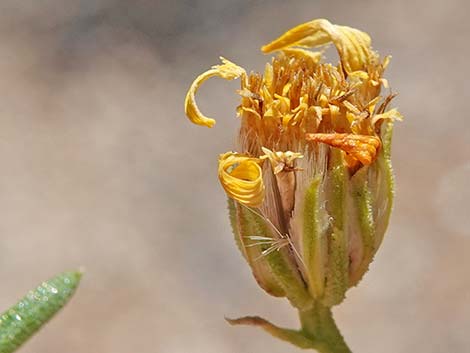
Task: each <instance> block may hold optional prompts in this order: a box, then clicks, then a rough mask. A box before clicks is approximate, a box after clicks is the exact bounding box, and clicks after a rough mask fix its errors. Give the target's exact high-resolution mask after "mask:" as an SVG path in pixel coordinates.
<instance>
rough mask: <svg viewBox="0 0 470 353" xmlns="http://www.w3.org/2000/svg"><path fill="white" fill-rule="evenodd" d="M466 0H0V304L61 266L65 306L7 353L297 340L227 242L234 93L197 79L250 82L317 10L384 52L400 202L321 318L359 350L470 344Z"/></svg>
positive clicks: (229, 351)
mask: <svg viewBox="0 0 470 353" xmlns="http://www.w3.org/2000/svg"><path fill="white" fill-rule="evenodd" d="M468 11H470V5H468V2H467V1H464V0H448V1H434V0H432V1H425V0H419V1H414V0H406V1H405V0H399V1H388V0H362V1H360V0H356V1H337V0H329V1H326V0H321V1H290V2H289V1H254V0H241V1H229V0H199V1H195V0H192V1H191V0H176V1H169V0H168V1H164V0H156V1H145V0H134V1H125V0H82V1H79V0H75V1H74V0H71V1H59V0H44V1H32V0H23V1H16V0H4V1H2V2H0V43H1V44H0V97H1V98H0V160H1V161H2V170H1V173H0V195H1V197H0V214H1V218H0V219H1V221H0V234H1V238H0V251H1V252H0V254H1V256H0V264H1V266H0V280H1V283H2V286H1V289H2V293H1V294H2V295H1V296H0V307H1V308H6V307H8V306H9V305H11V304H13V303H14V302H15V301H16V300H17V299H18V298H19V297H20V296H21V295H23V294H24V293H25V292H26V291H27V290H28V289H29V288H31V287H33V286H34V285H36V284H38V283H39V282H40V281H42V280H43V279H45V278H48V277H50V276H52V275H54V274H56V273H58V272H61V271H62V270H65V269H70V268H76V267H78V266H84V267H85V268H86V271H87V272H86V276H85V278H84V280H83V282H82V286H81V287H80V289H79V291H78V293H77V295H76V297H75V298H74V299H73V301H72V302H71V304H70V305H69V306H68V307H67V308H66V309H65V310H64V311H63V312H62V313H61V315H59V316H58V317H56V318H55V319H54V320H53V321H52V322H51V323H50V324H49V325H48V326H47V327H46V329H45V330H43V331H42V333H41V334H40V335H38V336H36V337H35V338H34V339H33V340H31V341H30V342H29V344H28V345H27V346H25V347H24V348H23V349H22V352H25V353H33V352H35V353H38V352H68V353H78V352H97V353H98V352H99V353H108V352H109V353H124V352H125V353H129V352H161V353H186V352H191V353H235V352H237V353H238V352H247V353H255V352H259V353H261V352H269V353H281V352H282V353H288V352H297V351H298V350H297V349H296V348H294V347H291V346H289V345H288V344H285V343H282V342H278V341H276V340H274V339H273V338H271V337H270V336H268V335H266V334H265V333H263V332H261V331H259V330H257V329H249V328H240V327H237V328H232V327H230V326H228V325H227V324H226V323H225V322H224V316H230V317H236V316H242V315H246V314H259V315H262V316H264V317H266V318H268V319H271V320H272V321H273V322H275V323H277V324H281V325H285V326H292V327H296V325H297V319H296V316H295V313H294V312H293V310H291V308H290V307H289V305H288V304H287V303H286V302H285V301H284V300H282V299H274V298H271V297H269V296H267V295H265V294H264V293H263V292H262V291H261V290H260V289H259V288H258V287H257V286H256V284H255V281H254V280H253V279H252V277H251V274H250V271H249V269H248V266H247V265H246V264H245V263H244V261H243V259H242V258H241V256H240V254H239V252H238V250H237V249H236V246H235V245H234V243H233V241H232V236H231V231H230V229H229V224H228V220H227V217H226V211H225V195H224V193H223V192H222V190H221V188H220V187H219V185H218V182H217V177H216V161H217V155H218V153H221V152H224V151H226V150H229V149H231V148H232V143H233V141H234V136H235V131H236V128H237V119H236V118H235V111H234V109H235V106H236V105H237V96H236V94H235V93H234V90H235V89H237V88H238V83H227V82H223V81H218V80H213V81H209V82H208V83H207V85H206V86H204V87H203V89H202V90H201V93H200V95H199V102H200V106H201V109H202V110H203V111H204V112H206V113H207V114H208V115H209V114H210V115H211V116H214V117H216V118H217V119H218V124H217V125H216V127H215V128H214V129H212V130H209V129H205V128H198V127H196V126H193V125H191V124H190V123H189V122H188V121H187V120H186V118H185V116H184V112H183V100H184V95H185V92H186V89H187V87H188V85H189V84H190V82H191V81H192V80H193V78H194V77H195V75H196V74H199V73H200V72H202V71H203V70H205V69H206V68H208V67H209V66H210V65H213V64H216V63H217V62H218V56H219V55H224V56H226V57H227V58H229V59H232V60H234V61H236V62H237V63H238V64H240V65H242V66H244V67H246V68H247V69H256V70H259V69H261V68H262V67H263V63H264V62H265V61H266V60H267V58H266V57H264V56H263V55H262V54H261V53H260V52H259V50H258V49H259V47H260V46H261V45H262V44H264V43H266V42H268V41H269V40H271V39H273V38H274V37H275V36H277V35H279V34H281V33H282V32H284V31H285V30H286V29H288V28H290V27H292V26H294V25H296V24H298V23H301V22H305V21H307V20H310V19H313V18H318V17H325V18H328V19H330V20H331V21H332V22H334V23H339V24H347V25H350V26H353V27H358V28H360V29H363V30H365V31H367V32H368V33H370V34H371V36H372V38H373V45H374V47H375V48H376V49H377V50H379V51H380V52H381V53H382V54H389V53H390V54H392V55H393V60H392V64H391V66H390V68H389V70H388V74H387V77H388V78H389V80H390V83H391V85H392V87H393V89H394V90H395V91H397V92H399V94H400V96H399V97H398V98H397V99H396V101H395V105H396V106H398V107H399V109H400V111H401V112H402V113H403V114H404V115H405V117H406V120H405V121H404V122H403V123H400V124H398V125H397V128H396V130H395V131H396V133H395V139H394V166H395V171H396V176H397V185H398V187H397V200H396V206H395V212H394V215H393V218H392V225H391V229H390V231H389V232H388V235H387V237H386V240H385V242H384V245H383V247H382V248H381V250H380V251H379V254H378V257H377V258H376V261H375V262H374V264H373V266H372V268H371V271H370V272H369V274H368V275H367V276H366V278H365V280H364V281H363V282H362V283H361V284H360V286H359V287H358V288H354V289H352V290H350V291H349V292H348V298H347V300H346V301H345V302H344V303H343V305H341V306H340V307H338V308H336V309H335V314H336V316H337V318H338V321H339V326H340V327H341V328H342V330H343V333H344V335H345V337H346V339H347V341H348V342H349V343H350V345H351V347H352V349H353V350H354V352H360V353H377V352H380V353H392V352H393V353H399V352H403V353H405V352H427V353H440V352H469V351H470V336H469V330H468V328H469V326H470V276H469V273H470V257H469V255H468V254H469V250H470V231H469V229H470V212H469V206H468V201H467V200H469V199H470V191H469V190H470V188H469V180H470V157H469V155H470V143H469V140H470V129H469V128H470V119H469V116H468V113H467V111H468V104H469V101H470V95H469V90H468V86H467V85H468V83H467V81H468V79H469V74H470V68H469V65H468V58H469V55H470V49H469V46H468V38H469V36H470V25H468V24H467V23H468Z"/></svg>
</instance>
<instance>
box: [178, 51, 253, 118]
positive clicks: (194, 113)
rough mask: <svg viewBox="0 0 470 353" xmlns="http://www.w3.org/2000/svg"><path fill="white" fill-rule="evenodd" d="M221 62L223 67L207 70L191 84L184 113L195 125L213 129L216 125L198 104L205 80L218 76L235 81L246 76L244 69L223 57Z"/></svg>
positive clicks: (218, 66)
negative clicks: (197, 96) (198, 92)
mask: <svg viewBox="0 0 470 353" xmlns="http://www.w3.org/2000/svg"><path fill="white" fill-rule="evenodd" d="M220 60H222V65H215V66H212V68H211V69H210V70H207V71H206V72H204V73H202V74H201V75H199V76H198V77H196V79H195V80H194V82H193V83H192V84H191V87H189V90H188V93H187V94H186V99H185V101H184V111H185V113H186V115H187V117H188V118H189V120H191V121H192V122H193V123H194V124H197V125H203V126H207V127H212V126H214V124H215V120H214V119H211V118H209V117H207V116H204V115H203V114H202V113H201V111H200V110H199V108H198V106H197V104H196V92H197V90H198V89H199V87H200V86H201V84H202V83H203V82H204V81H205V80H207V79H208V78H210V77H214V76H218V77H221V78H223V79H226V80H233V79H236V78H239V77H240V76H242V75H245V74H246V72H245V70H244V69H243V68H242V67H240V66H238V65H236V64H234V63H232V62H231V61H228V60H227V59H225V58H222V57H221V58H220Z"/></svg>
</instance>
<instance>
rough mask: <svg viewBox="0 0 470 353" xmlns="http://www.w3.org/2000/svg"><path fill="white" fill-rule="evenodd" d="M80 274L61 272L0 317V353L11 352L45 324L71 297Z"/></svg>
mask: <svg viewBox="0 0 470 353" xmlns="http://www.w3.org/2000/svg"><path fill="white" fill-rule="evenodd" d="M81 275H82V274H81V272H64V273H62V274H60V275H58V276H57V277H54V278H52V279H50V280H49V281H46V282H43V283H42V284H41V285H40V286H39V287H37V288H36V289H34V290H32V291H30V292H29V293H28V294H27V295H26V296H25V297H24V298H23V299H21V300H20V301H19V302H18V303H17V304H16V305H15V306H13V307H11V308H10V309H8V310H7V311H5V312H4V313H3V314H2V315H1V316H0V353H11V352H14V351H15V350H16V349H18V348H19V347H20V346H21V345H22V344H23V343H25V342H26V341H27V340H28V339H29V338H30V337H31V336H32V335H33V334H34V333H36V332H37V331H38V330H39V329H40V328H41V327H42V326H43V325H44V324H45V323H46V322H47V321H49V320H50V319H51V318H52V317H53V316H54V315H55V314H56V313H57V312H58V311H59V310H60V309H61V308H62V307H63V306H64V305H65V304H66V303H67V302H68V300H69V299H70V298H71V297H72V295H73V294H74V292H75V290H76V288H77V286H78V284H79V282H80V278H81Z"/></svg>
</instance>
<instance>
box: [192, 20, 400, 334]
mask: <svg viewBox="0 0 470 353" xmlns="http://www.w3.org/2000/svg"><path fill="white" fill-rule="evenodd" d="M329 43H333V45H334V46H335V47H336V50H337V52H338V54H339V59H340V62H339V63H338V64H337V65H336V66H335V65H332V64H329V63H324V62H322V55H323V51H317V52H314V51H310V50H308V49H307V48H317V47H321V48H322V50H323V47H324V46H325V45H328V44H329ZM262 51H263V52H265V53H269V52H274V51H276V52H278V55H277V56H276V57H275V58H273V59H272V61H271V63H268V64H266V67H265V69H264V73H263V74H258V73H251V74H247V72H246V71H245V70H244V69H243V68H241V67H239V66H237V65H236V64H234V63H232V62H230V61H228V60H227V59H224V58H221V59H222V64H221V65H217V66H213V67H212V68H211V69H210V70H208V71H206V72H205V73H203V74H202V75H200V76H199V77H198V78H196V80H195V81H194V82H193V84H192V85H191V87H190V89H189V92H188V94H187V96H186V102H185V108H186V114H187V116H188V117H189V119H190V120H191V121H192V122H194V123H196V124H198V125H204V126H208V127H212V126H213V125H214V123H215V120H213V119H211V118H208V117H205V116H204V115H203V114H202V113H201V112H200V111H199V109H198V107H197V105H196V102H195V93H196V91H197V89H198V88H199V86H200V85H201V83H202V82H204V81H205V80H206V79H207V78H209V77H213V76H218V77H222V78H224V79H227V80H232V79H236V78H240V80H241V88H240V90H239V91H238V94H239V95H240V97H241V104H240V106H239V107H238V108H237V112H238V116H239V118H240V122H241V127H240V132H239V143H238V146H237V151H238V152H227V153H224V154H222V155H221V156H220V157H219V172H218V173H219V179H220V182H221V184H222V186H223V188H224V190H225V192H226V193H227V195H228V197H229V210H230V219H231V224H232V227H233V231H234V234H235V239H236V241H237V243H238V246H239V248H240V250H241V252H242V254H243V256H244V257H245V259H246V260H247V261H248V263H249V264H250V266H251V268H252V270H253V274H254V276H255V278H256V280H257V281H258V283H259V285H260V286H261V287H262V288H263V289H264V290H265V291H266V292H268V293H269V294H271V295H274V296H285V297H287V298H288V299H289V300H290V302H291V303H292V305H293V306H295V307H297V308H298V309H299V310H300V311H301V312H303V311H306V310H309V309H310V308H312V307H314V306H315V305H317V304H320V305H321V306H323V307H326V308H329V307H331V306H333V305H336V304H338V303H340V302H341V301H342V300H343V299H344V297H345V292H346V290H347V289H348V288H350V287H351V286H354V285H356V284H357V283H358V282H359V281H360V279H361V278H362V277H363V275H364V274H365V272H366V271H367V270H368V267H369V264H370V263H371V262H372V260H373V257H374V255H375V253H376V252H377V250H378V248H379V246H380V244H381V242H382V239H383V236H384V232H385V230H386V228H387V224H388V220H389V216H390V211H391V207H392V199H393V174H392V169H391V162H390V147H391V146H390V144H391V136H392V125H393V121H394V120H397V119H401V115H400V114H399V113H398V111H397V110H396V109H388V106H389V104H390V102H391V100H392V98H393V97H394V95H393V94H392V93H389V92H386V93H384V94H382V93H381V91H382V88H385V89H387V88H388V83H387V81H386V80H385V79H384V78H383V73H384V70H385V68H386V67H387V65H388V62H389V57H385V58H384V59H381V58H380V57H379V55H378V54H377V53H376V52H375V51H373V50H372V49H371V40H370V38H369V36H368V35H367V34H366V33H364V32H361V31H359V30H356V29H353V28H350V27H346V26H338V25H333V24H331V23H330V22H328V21H327V20H324V19H319V20H314V21H311V22H308V23H305V24H302V25H299V26H297V27H295V28H293V29H291V30H289V31H288V32H286V33H285V34H283V35H282V36H281V37H279V38H277V39H276V40H274V41H273V42H271V43H269V44H267V45H265V46H264V47H262ZM257 324H260V323H259V322H258V323H257ZM260 325H262V324H260Z"/></svg>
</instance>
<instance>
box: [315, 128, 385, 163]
mask: <svg viewBox="0 0 470 353" xmlns="http://www.w3.org/2000/svg"><path fill="white" fill-rule="evenodd" d="M306 139H307V141H313V142H322V143H326V144H327V145H330V146H332V147H336V148H339V149H341V150H343V151H344V152H346V154H348V155H349V156H351V157H353V158H355V159H356V160H358V161H359V162H361V163H362V164H363V165H369V164H371V163H372V162H373V161H374V160H375V158H376V156H377V152H378V150H379V148H380V146H381V145H382V143H381V142H380V139H379V138H378V137H375V136H367V135H354V134H307V135H306ZM348 164H349V163H348Z"/></svg>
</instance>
